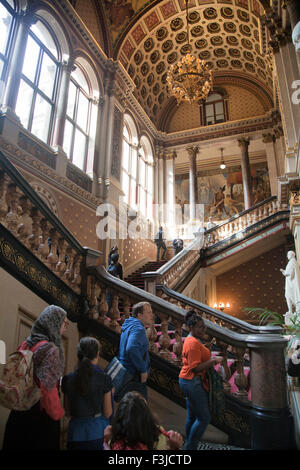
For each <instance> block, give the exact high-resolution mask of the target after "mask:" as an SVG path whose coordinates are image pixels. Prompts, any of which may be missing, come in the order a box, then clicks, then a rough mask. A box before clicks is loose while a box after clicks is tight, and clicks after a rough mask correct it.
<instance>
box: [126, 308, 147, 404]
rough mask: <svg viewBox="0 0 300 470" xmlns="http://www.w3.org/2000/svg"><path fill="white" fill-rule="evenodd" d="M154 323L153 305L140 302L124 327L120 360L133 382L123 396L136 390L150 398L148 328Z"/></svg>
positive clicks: (128, 385) (133, 309)
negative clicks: (148, 386) (148, 387)
mask: <svg viewBox="0 0 300 470" xmlns="http://www.w3.org/2000/svg"><path fill="white" fill-rule="evenodd" d="M153 321H154V315H153V312H152V308H151V305H150V304H149V303H148V302H139V303H138V304H136V305H134V306H133V308H132V316H131V317H130V318H127V319H126V320H125V322H124V323H123V325H122V332H121V339H120V350H119V360H120V362H121V363H122V364H123V366H124V367H125V368H126V369H127V370H128V372H129V373H130V374H131V375H132V376H133V379H132V381H130V382H129V383H128V384H127V386H126V387H125V388H124V389H123V390H122V396H124V395H125V394H126V393H127V392H129V391H130V392H131V391H133V390H134V391H137V392H140V393H141V394H142V395H143V396H144V397H145V398H146V399H147V397H148V395H147V386H146V382H147V378H148V374H149V371H150V357H149V341H148V338H147V335H146V328H148V327H149V326H150V325H151V324H152V323H153ZM121 398H122V397H118V399H121Z"/></svg>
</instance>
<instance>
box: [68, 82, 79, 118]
mask: <svg viewBox="0 0 300 470" xmlns="http://www.w3.org/2000/svg"><path fill="white" fill-rule="evenodd" d="M76 90H77V88H76V86H75V85H74V83H73V82H70V85H69V94H68V105H67V115H68V116H69V117H70V118H71V119H74V107H75V99H76Z"/></svg>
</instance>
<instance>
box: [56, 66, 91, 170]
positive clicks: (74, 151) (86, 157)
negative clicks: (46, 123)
mask: <svg viewBox="0 0 300 470" xmlns="http://www.w3.org/2000/svg"><path fill="white" fill-rule="evenodd" d="M83 62H84V61H82V64H81V63H79V62H77V63H76V67H75V70H74V71H73V72H72V74H71V79H70V85H69V94H68V104H67V114H66V122H65V131H64V145H63V147H64V150H65V152H66V154H67V155H68V157H69V159H70V160H71V162H72V163H74V165H76V166H77V167H78V168H80V169H81V170H83V171H85V172H87V173H89V174H90V176H92V172H93V158H94V150H95V136H96V129H97V115H98V103H97V99H98V98H99V91H98V90H95V86H94V87H93V86H92V84H91V81H90V79H89V76H88V74H87V73H85V71H86V70H87V69H88V67H87V66H84V67H83Z"/></svg>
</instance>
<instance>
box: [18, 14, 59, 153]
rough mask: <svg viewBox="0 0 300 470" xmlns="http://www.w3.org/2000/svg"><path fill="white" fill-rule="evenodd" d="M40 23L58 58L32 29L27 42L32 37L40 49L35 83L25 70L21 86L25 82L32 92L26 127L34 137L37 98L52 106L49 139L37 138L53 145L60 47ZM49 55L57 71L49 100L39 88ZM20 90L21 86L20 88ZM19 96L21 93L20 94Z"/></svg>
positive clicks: (46, 26) (49, 30)
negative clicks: (46, 57) (45, 58)
mask: <svg viewBox="0 0 300 470" xmlns="http://www.w3.org/2000/svg"><path fill="white" fill-rule="evenodd" d="M39 21H41V23H42V24H43V25H44V27H45V28H47V30H48V32H49V34H50V35H51V37H52V39H53V41H54V43H55V45H56V47H57V51H58V58H56V57H55V56H54V55H53V54H52V52H51V51H50V50H49V49H48V48H47V46H46V45H45V44H44V43H43V42H42V41H41V40H40V38H38V37H37V36H36V34H35V33H34V32H33V31H31V29H30V30H29V32H28V36H27V41H28V39H29V37H31V38H32V39H33V40H34V41H35V43H36V44H37V45H38V47H39V53H38V60H37V64H36V69H35V75H34V81H33V82H32V81H31V80H30V79H29V78H28V77H26V75H25V74H24V73H23V68H22V72H21V76H20V84H21V81H22V80H23V82H25V83H26V84H27V86H29V87H30V88H31V89H32V91H33V94H32V98H31V104H30V111H29V115H28V123H27V126H26V129H27V130H28V131H29V132H31V133H32V134H33V135H34V136H36V134H35V133H33V132H32V124H33V117H34V112H35V109H36V101H37V96H38V95H39V96H40V97H41V98H42V99H43V100H45V101H46V102H47V103H48V104H49V105H50V106H51V113H50V119H49V124H48V131H47V139H46V140H45V141H44V140H43V139H41V138H40V137H39V136H36V137H37V138H40V140H42V141H43V142H44V143H46V144H48V145H51V141H52V136H53V132H54V122H55V114H56V105H57V95H58V88H59V82H60V74H61V62H60V59H59V45H58V43H57V40H56V37H55V35H54V34H53V32H52V30H51V29H50V28H49V27H48V25H46V24H45V23H44V21H42V19H40V18H39ZM26 47H27V46H26ZM45 54H46V55H48V56H49V57H50V59H51V60H52V61H53V62H54V63H55V65H56V71H55V77H54V82H53V90H52V96H51V98H49V96H47V95H46V94H45V93H44V92H43V91H42V90H41V89H40V88H39V85H38V83H39V79H40V76H41V70H42V64H43V57H44V55H45ZM19 89H20V86H19ZM18 94H19V92H18ZM18 97H19V96H18ZM18 97H17V102H16V108H17V103H18Z"/></svg>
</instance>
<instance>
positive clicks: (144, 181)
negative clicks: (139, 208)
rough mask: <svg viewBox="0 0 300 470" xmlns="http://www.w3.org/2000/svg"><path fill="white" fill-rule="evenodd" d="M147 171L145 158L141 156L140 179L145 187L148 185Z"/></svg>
mask: <svg viewBox="0 0 300 470" xmlns="http://www.w3.org/2000/svg"><path fill="white" fill-rule="evenodd" d="M145 171H146V165H145V162H144V160H142V159H141V158H140V174H139V180H140V184H141V185H142V186H144V187H145V185H146V178H145Z"/></svg>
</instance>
